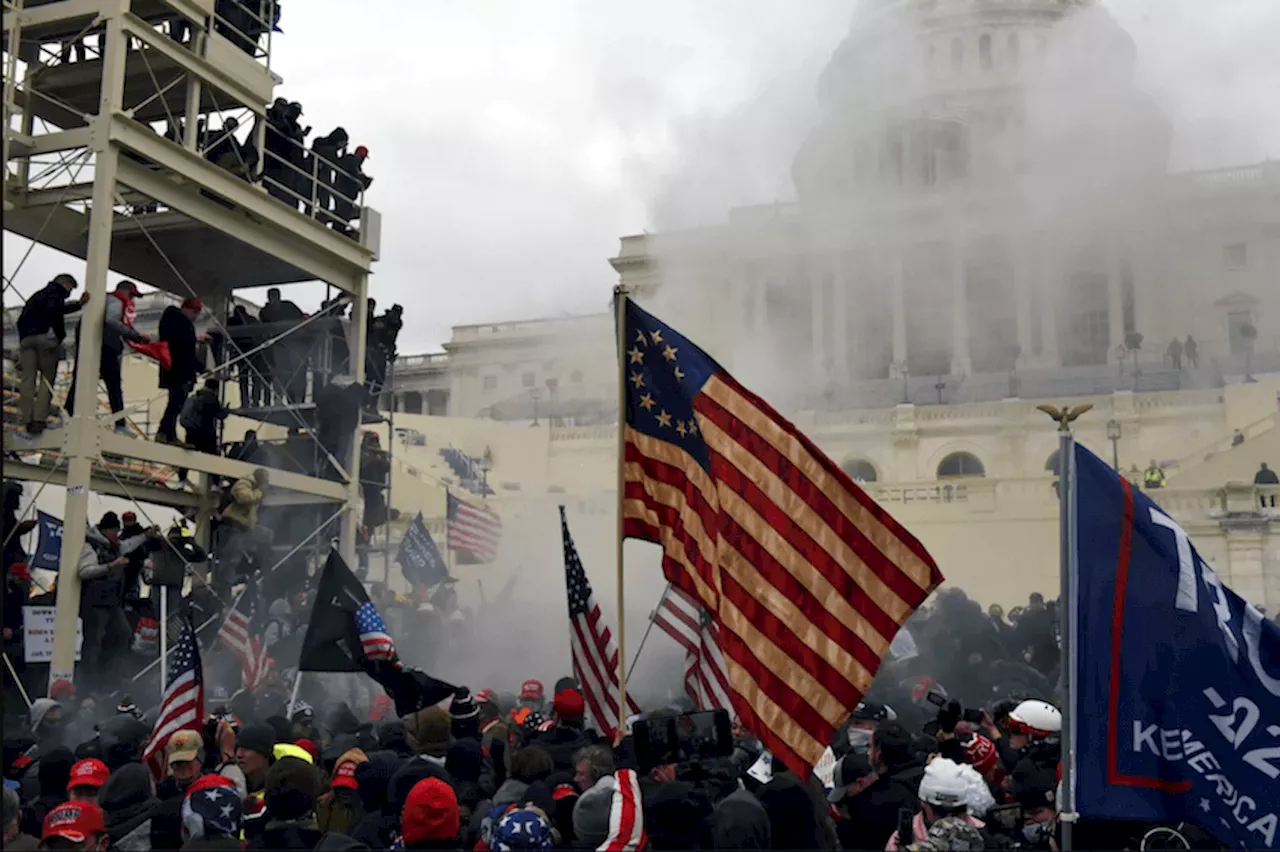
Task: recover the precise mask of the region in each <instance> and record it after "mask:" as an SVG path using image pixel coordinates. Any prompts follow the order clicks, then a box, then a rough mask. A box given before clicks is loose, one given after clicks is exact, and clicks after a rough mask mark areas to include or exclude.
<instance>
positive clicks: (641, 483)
mask: <svg viewBox="0 0 1280 852" xmlns="http://www.w3.org/2000/svg"><path fill="white" fill-rule="evenodd" d="M623 298H625V297H623ZM620 334H621V335H622V337H621V344H622V346H621V347H620V348H624V352H623V353H621V354H622V360H623V364H624V365H625V368H626V432H625V434H624V436H623V437H624V442H625V452H624V456H623V459H622V460H621V463H622V465H623V479H624V492H623V497H622V512H623V533H624V535H625V536H626V537H629V538H639V539H644V540H647V541H652V542H655V543H657V544H660V545H661V546H662V548H663V560H662V564H663V573H664V574H665V575H666V578H667V579H668V580H669V581H671V583H672V584H673V585H675V586H676V587H677V588H679V589H680V590H682V591H684V592H686V593H688V594H689V595H690V596H692V598H693V599H694V600H695V601H697V602H698V603H699V604H700V605H701V606H702V607H703V608H704V609H705V610H706V611H707V612H708V613H709V615H710V617H711V618H712V620H714V622H715V623H716V626H717V627H718V628H719V640H720V648H721V651H722V652H723V655H724V662H725V670H726V674H727V676H728V681H729V690H730V696H729V697H730V700H731V703H732V705H733V713H734V715H736V716H737V717H738V719H739V720H740V721H741V722H742V724H743V725H744V726H746V727H747V728H748V729H750V730H752V731H753V732H754V733H755V734H756V735H757V736H759V737H760V738H761V740H762V741H763V743H764V745H765V747H766V748H767V749H769V750H770V751H771V752H773V754H774V756H775V757H776V758H778V759H779V760H781V761H783V762H784V763H785V764H786V765H787V766H788V767H789V768H790V769H791V770H792V771H793V772H795V773H796V774H797V775H799V776H800V777H806V776H807V775H808V774H809V771H810V769H811V768H812V767H813V765H814V764H816V763H817V761H818V759H819V758H820V757H821V755H822V753H823V751H824V750H825V749H826V746H827V744H828V743H830V742H831V739H832V736H833V735H834V732H835V727H836V726H837V725H839V724H841V723H843V721H844V720H845V719H846V718H847V717H848V715H849V713H850V711H852V709H853V708H854V707H856V706H857V704H858V702H859V701H860V700H861V698H862V695H863V693H864V692H866V690H867V688H868V687H870V686H871V680H872V678H873V677H874V676H875V673H876V670H877V669H878V668H879V665H880V660H881V658H882V657H883V656H884V654H885V653H886V652H887V651H888V649H889V643H890V642H891V641H892V640H893V637H894V634H895V633H897V632H898V628H899V627H900V626H901V625H902V623H903V622H904V621H906V619H907V618H908V617H909V616H910V615H911V613H912V612H914V611H915V609H916V607H918V606H919V605H920V604H921V603H922V602H923V601H924V599H925V598H926V597H927V596H928V595H929V593H930V592H931V591H932V590H933V589H934V588H935V587H936V586H937V585H938V584H939V583H940V582H942V574H941V572H939V571H938V567H937V565H936V564H935V563H934V561H933V559H932V558H931V557H930V556H929V554H928V552H926V551H925V549H924V547H923V546H922V545H921V544H920V543H919V542H918V541H916V539H915V538H914V537H912V536H911V534H910V533H908V532H907V531H906V530H905V529H903V528H902V526H901V525H899V524H898V523H897V522H896V521H895V520H894V519H893V518H891V517H890V516H889V515H888V513H886V512H885V511H884V510H883V509H881V508H880V506H879V505H878V504H876V502H875V501H874V500H872V499H871V498H870V497H868V496H867V495H866V494H865V493H863V491H862V490H861V489H860V488H859V487H858V486H857V485H856V484H854V482H853V481H852V480H851V479H850V478H849V476H848V475H847V474H845V473H844V472H843V471H841V470H840V468H839V467H838V466H837V465H836V464H835V463H833V462H832V461H831V460H830V459H829V458H827V457H826V456H825V455H824V454H823V453H822V451H821V450H819V449H818V448H817V447H816V446H815V445H814V444H813V442H812V441H810V440H809V439H808V438H806V437H805V436H804V435H803V434H801V433H800V431H799V430H797V429H796V428H795V426H793V425H792V424H791V423H789V422H788V421H787V420H785V419H784V418H783V417H782V416H780V415H779V414H778V413H777V412H776V411H774V410H773V409H772V408H771V407H770V406H769V405H768V404H767V403H766V402H764V401H763V400H761V399H760V398H759V397H757V396H755V395H754V394H752V393H751V392H750V391H748V390H746V389H745V388H743V387H742V386H741V385H739V384H738V383H737V381H735V380H734V378H733V377H732V376H730V375H729V374H728V373H727V372H725V370H724V369H723V368H721V367H720V365H719V364H717V363H716V362H715V361H714V360H713V359H712V358H711V357H710V356H708V355H707V354H706V353H705V352H703V351H702V350H701V349H699V348H698V347H696V346H694V345H693V344H692V343H691V342H689V340H688V339H687V338H685V337H684V336H682V335H681V334H679V333H678V332H676V331H675V330H674V329H672V328H671V327H670V326H668V325H667V324H665V323H663V322H662V321H660V320H659V319H657V318H656V317H654V316H653V315H652V314H649V313H648V312H646V311H645V310H643V309H642V308H641V307H640V306H639V305H637V304H635V303H634V302H632V301H630V300H629V299H628V300H626V304H625V323H624V327H623V328H622V329H621V330H620Z"/></svg>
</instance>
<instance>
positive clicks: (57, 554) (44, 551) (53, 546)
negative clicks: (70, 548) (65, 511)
mask: <svg viewBox="0 0 1280 852" xmlns="http://www.w3.org/2000/svg"><path fill="white" fill-rule="evenodd" d="M36 530H37V534H38V538H37V539H36V552H35V553H33V554H32V555H31V567H32V568H43V569H44V570H46V571H57V570H58V560H59V559H61V558H62V521H60V520H59V519H57V518H55V517H54V516H53V515H50V514H49V513H47V512H41V511H37V512H36Z"/></svg>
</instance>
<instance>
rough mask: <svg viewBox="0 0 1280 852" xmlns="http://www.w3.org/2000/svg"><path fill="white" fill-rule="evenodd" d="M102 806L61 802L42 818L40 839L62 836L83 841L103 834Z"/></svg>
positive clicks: (78, 841) (104, 831) (73, 841)
mask: <svg viewBox="0 0 1280 852" xmlns="http://www.w3.org/2000/svg"><path fill="white" fill-rule="evenodd" d="M106 831H107V827H106V824H105V823H104V822H103V819H102V808H100V807H98V806H97V805H95V804H93V803H92V802H63V803H62V804H60V805H58V806H57V807H56V808H54V809H53V810H51V811H49V813H48V814H47V815H46V816H45V818H44V830H43V831H42V832H41V834H40V838H41V839H42V840H48V839H49V838H51V837H62V838H65V839H66V840H70V841H71V842H72V843H84V842H85V841H86V840H88V839H89V838H90V837H91V836H93V835H95V834H105V833H106Z"/></svg>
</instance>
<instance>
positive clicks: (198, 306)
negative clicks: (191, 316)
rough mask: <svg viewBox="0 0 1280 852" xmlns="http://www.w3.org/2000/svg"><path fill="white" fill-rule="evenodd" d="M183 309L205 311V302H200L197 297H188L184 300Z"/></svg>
mask: <svg viewBox="0 0 1280 852" xmlns="http://www.w3.org/2000/svg"><path fill="white" fill-rule="evenodd" d="M182 309H183V310H184V311H203V310H204V302H202V301H200V300H199V299H197V298H196V297H195V296H188V297H187V298H185V299H183V300H182Z"/></svg>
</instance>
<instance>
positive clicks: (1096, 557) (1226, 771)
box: [1072, 446, 1280, 849]
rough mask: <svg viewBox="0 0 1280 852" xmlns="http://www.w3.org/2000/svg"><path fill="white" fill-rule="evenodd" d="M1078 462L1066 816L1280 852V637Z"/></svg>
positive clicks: (1110, 483)
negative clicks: (1149, 826)
mask: <svg viewBox="0 0 1280 852" xmlns="http://www.w3.org/2000/svg"><path fill="white" fill-rule="evenodd" d="M1075 462H1076V477H1075V483H1076V494H1075V499H1076V513H1077V514H1076V521H1077V522H1076V529H1077V533H1076V558H1077V563H1078V567H1077V570H1076V587H1077V594H1078V597H1077V598H1076V602H1077V607H1076V613H1077V614H1076V633H1075V636H1076V645H1075V659H1076V662H1075V673H1076V683H1075V686H1076V705H1075V712H1074V713H1073V714H1072V715H1073V716H1074V728H1075V732H1076V785H1075V786H1076V810H1077V811H1078V812H1079V813H1080V815H1081V816H1083V817H1097V818H1103V819H1125V820H1137V821H1143V822H1159V821H1186V822H1193V823H1196V824H1198V825H1200V826H1201V827H1203V828H1204V829H1206V830H1207V831H1210V832H1212V833H1213V834H1214V835H1216V836H1217V837H1218V838H1219V839H1220V840H1222V841H1223V842H1224V843H1227V844H1230V845H1232V846H1237V847H1241V848H1250V849H1259V848H1268V849H1274V848H1276V845H1277V841H1280V780H1277V779H1278V778H1280V628H1277V627H1276V626H1275V625H1274V624H1271V623H1270V622H1268V621H1267V620H1266V619H1265V618H1263V616H1262V614H1261V613H1260V612H1259V611H1258V610H1257V608H1255V607H1254V606H1252V605H1251V604H1249V603H1247V602H1246V601H1245V600H1244V599H1242V598H1241V597H1240V596H1239V595H1237V594H1235V593H1234V592H1232V591H1231V590H1230V589H1228V588H1227V587H1226V586H1224V585H1223V584H1222V580H1221V579H1219V577H1218V575H1217V574H1216V573H1214V571H1213V569H1212V568H1211V567H1210V566H1209V565H1208V563H1206V562H1204V561H1203V560H1202V559H1201V558H1200V555H1199V554H1198V553H1197V552H1196V549H1195V548H1194V547H1193V546H1192V544H1191V540H1190V539H1189V538H1188V537H1187V534H1186V532H1185V531H1183V529H1182V528H1181V527H1180V526H1178V524H1177V523H1175V522H1174V521H1173V519H1172V518H1170V517H1169V515H1167V514H1166V513H1165V512H1164V511H1163V510H1162V509H1161V508H1160V507H1159V506H1157V505H1156V504H1155V503H1153V502H1152V501H1151V500H1150V499H1148V498H1147V496H1146V495H1144V494H1143V493H1141V492H1140V491H1138V490H1137V489H1136V488H1134V487H1133V486H1131V485H1130V484H1129V483H1128V482H1127V481H1126V480H1124V479H1122V478H1121V477H1119V476H1117V475H1116V473H1115V472H1114V471H1113V470H1112V469H1111V468H1110V467H1109V466H1108V465H1107V464H1105V463H1104V462H1102V461H1100V460H1099V459H1098V457H1097V456H1095V455H1093V454H1092V453H1090V452H1089V451H1088V450H1086V449H1084V448H1083V447H1080V446H1077V447H1076V453H1075Z"/></svg>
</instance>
